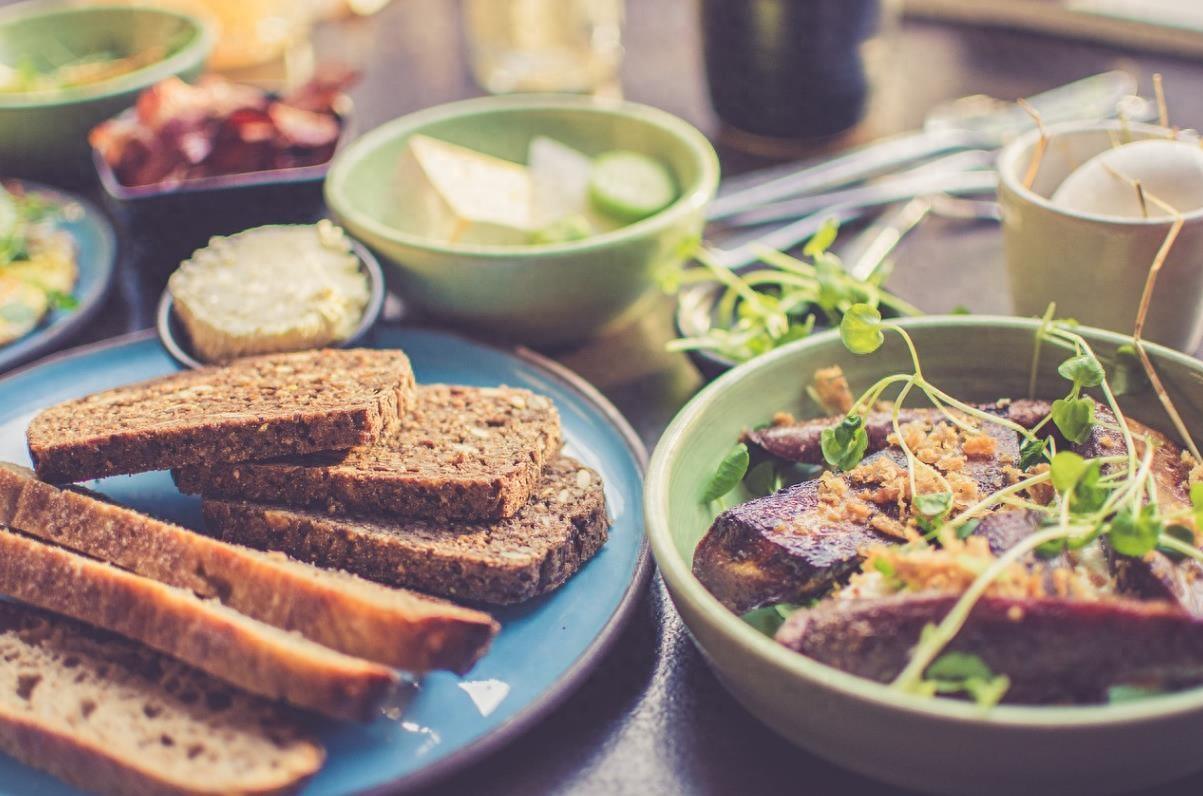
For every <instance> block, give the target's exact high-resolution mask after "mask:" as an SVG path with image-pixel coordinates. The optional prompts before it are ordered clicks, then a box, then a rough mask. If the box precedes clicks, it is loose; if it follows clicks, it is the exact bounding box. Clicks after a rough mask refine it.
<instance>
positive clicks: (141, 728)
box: [0, 602, 325, 796]
mask: <svg viewBox="0 0 1203 796" xmlns="http://www.w3.org/2000/svg"><path fill="white" fill-rule="evenodd" d="M298 719H299V717H297V716H295V715H293V713H292V711H290V710H288V709H286V708H283V707H282V706H280V705H276V704H274V703H271V702H268V701H267V700H264V699H260V698H258V697H253V696H251V695H250V694H246V693H243V692H241V691H239V690H237V689H235V688H232V687H230V686H228V685H226V684H225V683H222V682H220V681H218V680H215V679H214V678H212V677H210V676H208V675H206V674H205V673H203V672H200V671H198V670H196V669H193V668H191V667H189V666H186V665H184V664H182V663H180V662H179V661H175V660H172V659H171V658H168V657H166V656H165V655H161V654H159V653H157V652H154V651H153V650H149V649H147V648H146V647H142V646H141V645H138V644H134V643H132V642H130V641H127V640H125V639H122V638H119V637H118V636H114V635H112V634H110V633H105V632H103V631H99V630H96V629H95V628H91V627H88V626H86V625H83V624H80V623H78V622H74V621H72V620H70V619H66V618H64V617H61V616H56V615H53V614H49V613H46V612H43V611H38V610H36V609H33V608H28V607H25V606H19V605H16V604H13V603H8V602H0V751H2V752H4V753H5V754H8V755H11V756H12V757H14V758H16V759H17V760H20V761H21V762H23V763H26V764H27V765H30V766H33V767H34V768H38V769H41V770H43V771H46V772H49V773H50V774H53V775H54V776H56V777H58V778H59V779H61V780H63V781H65V782H68V783H70V784H72V785H75V786H77V787H79V788H82V789H84V790H87V791H90V792H93V793H100V794H112V795H113V796H127V795H128V794H143V795H144V796H147V795H149V794H156V795H158V794H163V795H164V796H167V795H168V794H170V795H171V796H177V795H178V796H184V795H187V796H200V795H201V794H205V795H209V794H231V793H238V794H248V796H249V795H250V794H255V796H268V795H269V794H290V793H295V792H296V791H298V790H299V789H300V788H301V786H302V785H304V784H305V782H306V781H307V780H308V779H309V778H310V777H312V776H313V775H314V774H315V773H316V772H317V770H318V769H319V768H320V767H321V765H322V761H323V758H324V756H325V754H324V752H323V751H322V749H321V747H320V746H318V745H317V744H316V743H314V742H313V741H312V740H311V739H310V738H309V737H308V733H307V732H306V731H305V730H304V727H303V723H302V722H301V721H299V720H298Z"/></svg>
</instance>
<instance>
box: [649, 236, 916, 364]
mask: <svg viewBox="0 0 1203 796" xmlns="http://www.w3.org/2000/svg"><path fill="white" fill-rule="evenodd" d="M837 232H838V225H837V224H836V223H835V221H834V220H832V221H829V222H828V223H826V224H825V225H824V226H823V227H822V228H821V229H820V230H819V231H818V232H817V233H816V234H815V235H814V236H813V237H812V238H811V239H810V240H809V241H808V242H807V244H806V246H805V248H804V249H803V251H802V256H803V257H804V258H807V259H809V262H807V260H805V259H798V258H795V257H791V256H789V255H787V254H784V253H782V252H778V251H774V250H771V249H767V248H766V249H760V250H758V251H757V255H758V256H759V257H760V260H761V264H762V266H763V267H760V268H754V269H752V270H750V271H747V272H743V273H736V272H735V271H733V270H731V269H730V268H727V267H725V266H724V265H722V263H720V262H719V261H718V259H717V258H716V257H715V256H714V255H713V254H712V253H711V252H710V251H708V250H707V249H706V248H705V247H704V246H702V245H701V243H700V242H698V241H695V242H693V243H692V244H691V245H690V246H689V247H688V248H687V249H686V250H684V251H683V252H682V254H684V255H685V256H686V259H687V260H692V261H696V262H697V263H698V264H699V265H700V266H701V267H700V268H685V267H682V268H678V269H673V270H671V271H669V272H668V273H666V274H664V275H662V277H661V285H662V287H663V288H664V289H665V290H667V291H670V292H675V291H677V290H679V289H680V288H681V287H683V286H685V285H688V284H695V283H699V282H718V283H719V284H720V285H721V286H722V292H721V294H720V295H719V298H718V301H717V302H716V303H715V307H714V311H713V313H712V318H711V324H710V328H709V330H708V331H706V333H705V334H701V335H698V336H695V337H682V338H680V339H677V340H673V341H671V342H669V343H668V350H670V351H690V350H704V351H710V352H713V353H715V354H717V355H719V356H722V357H725V358H727V359H730V360H733V361H735V362H746V361H747V360H749V359H752V358H753V357H756V356H759V355H760V354H763V353H765V352H767V351H771V350H772V349H774V348H777V347H779V346H782V345H785V344H786V343H791V342H793V341H795V340H801V339H802V338H804V337H808V336H809V335H810V334H811V333H812V332H813V331H814V330H815V329H816V328H817V327H820V326H821V327H835V326H838V325H839V324H840V323H841V321H842V319H843V317H844V315H845V314H846V313H847V312H848V310H849V309H850V308H852V307H854V306H859V305H865V306H868V307H871V308H873V309H875V310H877V311H881V310H886V312H887V314H890V315H894V316H909V315H919V314H920V312H919V310H918V309H916V308H915V307H914V306H912V305H910V304H908V303H907V302H905V301H903V300H902V299H900V298H898V297H897V296H895V295H893V294H891V293H889V292H887V291H885V290H883V289H882V288H881V282H882V280H884V279H885V277H886V275H887V274H886V273H885V272H884V271H882V270H879V271H878V272H876V273H874V274H873V275H872V276H871V277H870V278H869V279H864V280H862V279H857V278H855V277H853V276H851V275H849V274H848V272H847V271H846V270H845V269H844V266H843V263H841V262H840V259H839V258H838V257H837V256H836V255H834V254H833V253H831V251H829V249H830V247H831V244H832V243H834V242H835V238H836V234H837Z"/></svg>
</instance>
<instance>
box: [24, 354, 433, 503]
mask: <svg viewBox="0 0 1203 796" xmlns="http://www.w3.org/2000/svg"><path fill="white" fill-rule="evenodd" d="M413 382H414V377H413V371H412V370H411V369H410V366H409V360H408V359H407V358H406V356H405V354H403V353H401V352H400V351H373V350H368V349H349V350H344V351H339V350H322V351H304V352H301V353H296V354H272V355H268V356H262V357H251V358H248V359H243V360H239V361H237V362H235V363H234V364H232V365H227V366H225V367H214V368H204V369H201V370H194V371H188V372H185V373H176V374H174V375H171V376H164V377H162V378H159V379H154V380H152V381H146V382H142V383H140V384H132V385H129V386H126V387H118V388H116V389H112V390H106V391H104V392H99V393H96V394H94V395H89V396H87V397H85V398H78V399H75V400H72V401H66V402H64V403H61V404H58V405H57V406H52V407H51V408H49V409H46V410H45V411H43V412H41V413H40V414H38V415H37V416H36V417H35V418H34V419H33V421H32V422H31V423H30V424H29V429H28V432H27V438H28V442H29V453H30V456H31V457H32V458H33V461H34V469H36V470H37V473H38V477H39V478H41V479H42V480H44V481H55V482H66V481H83V480H86V479H89V478H100V477H102V476H106V475H117V474H120V473H138V472H143V471H147V470H166V469H168V468H171V467H178V466H182V465H186V464H195V463H200V462H209V461H246V460H249V459H264V458H270V457H272V456H287V455H292V454H302V453H312V452H314V451H323V450H340V449H345V448H351V447H354V446H355V445H360V444H363V443H365V442H369V441H371V440H373V439H375V438H376V437H378V436H379V435H380V433H381V432H382V431H384V430H385V429H386V428H389V427H391V426H392V425H393V424H395V423H396V420H397V418H398V416H399V415H401V414H404V413H405V412H406V411H407V410H408V409H409V408H410V406H411V404H412V398H413Z"/></svg>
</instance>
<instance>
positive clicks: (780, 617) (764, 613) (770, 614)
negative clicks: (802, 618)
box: [743, 603, 803, 638]
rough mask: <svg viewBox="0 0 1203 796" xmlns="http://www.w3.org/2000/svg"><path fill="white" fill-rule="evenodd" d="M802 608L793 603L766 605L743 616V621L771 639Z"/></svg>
mask: <svg viewBox="0 0 1203 796" xmlns="http://www.w3.org/2000/svg"><path fill="white" fill-rule="evenodd" d="M802 607H803V606H801V605H794V604H793V603H778V604H777V605H766V606H764V607H763V608H753V609H752V610H751V611H748V612H747V613H746V614H744V615H743V620H744V621H745V622H747V623H748V624H749V625H751V626H752V627H754V628H756V629H757V630H759V631H760V632H761V633H764V634H765V635H766V636H768V637H769V638H772V637H773V636H775V635H777V631H778V630H779V629H780V628H781V625H783V624H784V623H785V620H786V619H789V617H790V614H792V613H794V611H797V610H798V609H799V608H802Z"/></svg>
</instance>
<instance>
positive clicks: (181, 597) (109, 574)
mask: <svg viewBox="0 0 1203 796" xmlns="http://www.w3.org/2000/svg"><path fill="white" fill-rule="evenodd" d="M0 593H2V594H5V595H7V596H10V597H14V598H16V599H18V600H21V601H23V602H27V603H31V604H33V605H36V606H38V607H39V608H45V609H47V610H50V611H55V612H56V613H61V614H65V615H67V616H70V617H73V618H75V619H79V620H81V621H83V622H87V623H88V624H92V625H96V626H97V627H102V628H104V629H106V630H110V631H112V632H114V633H118V634H120V635H122V636H125V637H126V638H131V639H134V640H136V641H140V642H142V643H143V644H146V645H147V646H149V647H152V648H154V649H157V650H159V651H160V652H164V653H166V654H168V655H170V656H172V657H173V658H176V659H178V660H181V661H184V662H185V663H188V664H191V665H192V666H195V667H196V668H198V669H201V670H202V671H205V672H208V673H209V674H211V675H213V676H214V677H218V678H220V679H222V680H225V681H227V682H229V683H233V684H234V685H237V686H239V687H241V688H244V689H246V690H247V691H251V692H252V693H256V694H260V695H261V696H266V697H269V698H271V699H281V700H284V701H286V702H289V703H291V704H293V705H297V706H298V707H303V708H307V709H309V710H314V711H317V712H319V713H323V714H325V715H327V716H331V717H333V718H339V719H354V720H359V721H368V720H370V719H371V718H373V717H374V715H375V713H376V712H377V710H378V709H379V707H380V706H381V704H382V703H383V702H384V701H385V699H387V698H388V697H389V695H390V694H391V693H392V691H393V689H394V687H395V686H396V685H397V682H398V678H397V675H396V673H395V672H393V671H392V670H391V669H388V668H387V667H384V666H380V665H378V664H374V663H370V662H368V661H363V660H359V659H357V658H352V657H350V656H347V655H343V654H342V653H339V652H335V651H334V650H330V649H327V648H325V647H322V646H320V645H318V644H315V643H314V642H311V641H308V640H306V639H305V638H303V637H302V636H300V635H296V634H289V633H286V632H284V631H281V630H278V629H276V628H273V627H271V626H269V625H264V624H262V623H260V622H258V621H256V620H253V619H249V618H247V617H245V616H243V615H242V614H239V613H237V612H236V611H233V610H231V609H229V608H225V607H224V606H222V605H220V604H218V603H216V602H213V601H205V600H201V599H199V598H198V597H196V596H195V595H194V594H192V593H191V592H187V591H184V590H182V589H177V588H174V587H172V586H167V585H165V584H162V583H159V582H157V581H153V580H150V579H148V578H144V577H141V576H139V575H134V574H132V573H130V572H126V571H125V570H121V569H117V568H116V567H113V566H111V565H109V564H105V563H102V562H99V561H94V560H92V559H89V558H85V557H83V556H81V555H78V554H76V553H72V552H70V551H67V550H63V549H61V548H58V547H52V546H50V545H47V544H44V543H42V542H39V541H37V540H34V539H30V538H28V537H25V536H21V535H19V534H17V533H14V532H12V531H8V530H0Z"/></svg>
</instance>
